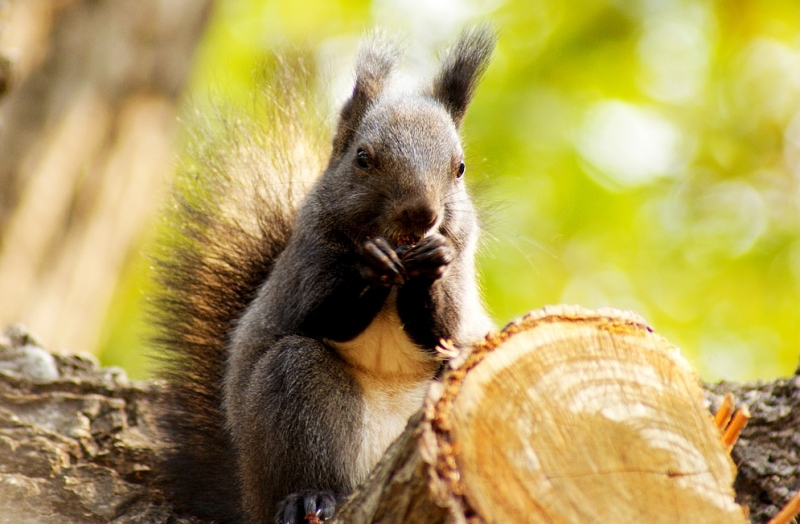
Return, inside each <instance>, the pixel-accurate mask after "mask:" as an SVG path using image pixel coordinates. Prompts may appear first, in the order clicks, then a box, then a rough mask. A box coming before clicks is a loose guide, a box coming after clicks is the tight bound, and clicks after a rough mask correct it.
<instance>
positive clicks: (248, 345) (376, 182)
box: [184, 28, 494, 523]
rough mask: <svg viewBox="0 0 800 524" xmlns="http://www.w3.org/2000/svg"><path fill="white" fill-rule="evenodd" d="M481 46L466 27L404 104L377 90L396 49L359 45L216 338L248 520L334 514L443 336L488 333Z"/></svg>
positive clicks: (484, 46)
mask: <svg viewBox="0 0 800 524" xmlns="http://www.w3.org/2000/svg"><path fill="white" fill-rule="evenodd" d="M493 38H494V37H493V36H492V35H491V33H490V32H489V31H488V30H487V29H485V28H481V29H473V30H468V31H466V32H465V33H464V34H463V35H462V36H461V38H460V39H459V40H458V42H457V43H456V45H455V46H454V48H453V49H452V50H451V51H450V53H449V54H448V55H447V56H446V58H445V59H444V61H443V65H442V70H441V71H440V73H439V75H438V76H437V79H436V80H435V81H434V84H433V86H432V87H431V89H430V90H429V91H427V92H423V93H405V94H403V95H402V96H399V95H397V94H395V93H393V92H391V90H388V89H386V87H387V83H388V82H389V81H390V78H391V73H392V70H393V68H394V66H395V64H396V62H397V59H398V52H397V50H396V47H395V46H394V45H393V44H391V43H390V42H389V41H388V40H387V39H385V38H384V37H382V36H376V37H373V39H371V40H369V41H368V42H366V43H365V44H364V46H363V47H362V50H361V52H360V53H359V59H358V64H357V67H356V80H355V86H354V89H353V93H352V96H351V98H350V99H349V100H348V101H347V102H346V103H345V105H344V107H343V109H342V111H341V114H340V118H339V123H338V126H337V131H336V135H335V137H334V139H333V144H332V154H331V157H330V161H329V163H328V165H327V168H326V169H325V171H324V172H323V174H322V175H321V177H320V178H319V179H318V181H317V182H316V183H315V185H314V186H313V187H312V188H311V190H310V191H309V193H308V195H307V196H306V198H305V199H304V200H303V202H302V203H301V204H300V206H299V208H298V209H297V212H296V215H295V217H294V221H293V223H292V224H291V231H290V233H289V235H288V238H286V239H285V240H281V242H285V247H284V244H281V245H280V246H277V247H278V249H276V245H274V244H269V242H267V244H266V245H265V246H264V248H265V252H269V253H276V252H279V254H278V255H277V257H267V260H266V261H265V264H266V265H265V267H267V270H265V271H264V272H263V275H264V276H263V280H262V281H260V282H259V283H258V285H257V286H256V287H255V288H253V289H252V290H251V292H250V293H248V294H249V295H252V296H253V298H252V300H251V301H250V302H249V303H247V305H246V306H245V307H244V309H243V310H242V311H241V312H240V315H238V320H235V322H234V325H233V329H232V330H231V331H229V332H227V333H226V334H225V336H224V337H220V336H217V338H224V339H226V340H227V341H228V342H227V344H226V348H227V352H228V355H227V363H226V364H225V369H224V379H223V380H222V413H223V416H224V420H225V428H224V434H225V435H227V438H229V439H230V443H231V445H232V451H233V452H232V455H233V457H235V459H234V463H235V467H236V470H237V473H236V477H237V482H238V486H239V490H240V492H241V508H240V509H241V515H242V517H243V518H244V520H246V521H247V522H251V523H262V522H270V521H272V520H273V519H274V520H275V521H276V522H292V523H294V522H303V517H304V515H303V514H300V513H304V512H305V511H307V509H308V508H312V509H315V510H318V511H321V512H322V513H323V514H329V513H331V512H332V511H333V504H334V503H335V501H337V500H341V499H343V498H344V497H346V496H347V495H348V494H349V493H351V492H352V491H353V489H355V487H356V486H357V485H358V483H359V482H361V481H362V480H363V478H364V476H365V474H366V473H365V472H366V471H367V470H366V469H365V468H364V467H363V466H364V464H367V465H368V466H369V467H371V466H372V465H374V464H373V462H374V460H375V459H376V457H378V456H379V455H380V453H381V452H382V450H383V449H385V446H386V445H388V441H389V440H390V439H391V438H394V437H396V436H397V435H396V434H394V433H392V431H394V430H391V431H389V432H388V433H387V431H386V430H384V429H383V428H377V427H376V425H377V424H379V421H378V419H377V417H379V416H381V414H382V413H387V411H386V410H389V412H388V413H389V417H390V418H391V417H392V416H395V415H396V416H395V420H396V418H397V417H400V418H402V419H403V420H404V417H407V416H408V414H409V413H407V411H408V410H409V409H411V408H413V409H416V408H417V407H419V401H420V399H421V396H420V395H421V392H424V388H425V386H426V385H427V383H428V382H430V381H431V380H432V379H433V378H434V377H435V376H436V374H437V372H438V370H439V369H440V366H441V359H440V357H439V356H438V354H437V353H436V351H435V350H434V348H435V346H436V344H437V343H438V342H439V340H441V339H443V338H447V339H450V340H452V341H453V342H455V343H456V344H466V343H468V342H470V341H472V340H474V339H476V338H477V337H479V336H481V335H482V334H483V333H485V332H486V331H487V330H488V329H489V328H490V327H491V323H490V322H489V320H488V318H487V317H486V315H485V313H484V311H483V307H482V305H481V301H480V298H479V293H478V289H477V284H476V282H475V274H474V255H475V249H476V244H477V238H478V223H477V219H476V214H475V210H474V208H473V206H472V203H471V200H470V197H469V194H468V192H467V189H466V186H465V185H464V181H463V179H462V178H461V177H460V174H459V173H460V166H461V164H462V162H463V161H464V158H463V150H462V147H461V142H460V138H459V135H458V127H459V126H460V124H461V121H462V119H463V115H464V112H465V110H466V106H467V105H468V103H469V101H470V99H471V97H472V94H473V92H474V89H475V86H476V84H477V81H478V77H479V76H480V74H481V73H482V71H483V70H484V69H485V67H486V62H487V60H488V57H489V54H490V51H491V48H492V45H493V42H494V39H493ZM288 220H291V217H289V218H288ZM285 221H286V220H284V221H282V222H280V223H281V224H282V223H284V222H285ZM281 238H282V239H283V238H284V237H281ZM214 305H215V304H214V303H213V302H212V303H210V304H209V306H212V307H213V306H214ZM200 314H202V313H200ZM212 397H213V396H212ZM395 408H396V409H398V410H400V412H399V413H393V412H392V410H393V409H395ZM220 430H222V428H220ZM398 433H399V430H398ZM186 439H187V438H186V437H184V440H186ZM197 496H198V497H202V496H203V495H202V494H198V495H197ZM236 518H237V517H234V518H232V520H236Z"/></svg>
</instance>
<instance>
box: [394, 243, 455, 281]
mask: <svg viewBox="0 0 800 524" xmlns="http://www.w3.org/2000/svg"><path fill="white" fill-rule="evenodd" d="M454 258H455V252H454V250H453V246H452V244H451V243H450V241H449V240H447V238H445V237H444V236H442V235H440V234H439V233H433V234H431V235H428V236H427V237H425V238H423V239H422V240H421V241H420V242H419V244H417V245H415V246H414V247H412V248H411V249H409V250H408V251H406V252H405V253H403V256H402V263H403V265H404V266H405V269H406V272H407V273H408V276H409V277H416V276H420V275H421V276H425V277H428V278H430V279H431V280H436V279H438V278H441V276H442V275H443V274H444V270H445V269H447V266H448V265H450V262H452V261H453V259H454Z"/></svg>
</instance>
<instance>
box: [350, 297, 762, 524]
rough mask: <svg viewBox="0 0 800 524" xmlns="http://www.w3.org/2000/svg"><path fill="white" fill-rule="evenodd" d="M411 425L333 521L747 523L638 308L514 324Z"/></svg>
mask: <svg viewBox="0 0 800 524" xmlns="http://www.w3.org/2000/svg"><path fill="white" fill-rule="evenodd" d="M414 424H415V425H414V426H413V427H411V428H409V429H408V430H407V431H406V433H405V434H404V436H403V437H402V438H401V439H400V440H399V441H398V442H397V443H396V444H395V445H394V446H393V448H392V449H390V451H389V453H388V454H387V457H386V458H385V460H384V461H383V462H382V463H381V464H380V465H379V467H378V468H377V470H376V472H375V474H374V476H373V478H372V479H371V481H370V482H368V483H367V485H366V486H365V487H364V488H363V489H362V490H361V491H360V492H359V493H358V494H357V495H356V496H355V497H353V498H352V499H351V501H350V502H349V503H348V504H347V505H346V506H345V507H344V508H342V510H341V512H340V514H339V519H340V520H339V521H340V522H384V523H385V522H398V523H399V522H424V523H434V522H446V521H448V522H467V521H470V522H513V521H520V520H521V521H525V522H542V523H545V522H563V523H584V522H650V523H658V522H664V523H667V522H669V523H680V522H687V523H689V522H692V523H698V522H707V523H713V522H719V523H723V522H725V523H736V522H742V523H743V522H747V519H746V517H745V514H744V511H743V509H742V507H740V506H738V505H737V504H736V503H735V501H734V492H733V487H732V485H733V480H734V476H735V467H734V465H733V462H732V461H731V459H730V457H729V455H728V453H727V451H726V449H725V446H724V445H723V443H722V442H721V435H720V432H719V430H718V429H717V428H716V426H715V425H714V423H713V420H712V418H711V417H710V415H709V412H708V409H707V408H706V406H705V402H704V394H703V390H702V388H701V385H700V382H699V379H698V378H697V376H696V375H695V373H694V371H693V370H692V368H691V367H690V366H689V364H688V363H687V362H686V361H685V360H684V359H683V358H682V357H681V356H680V354H679V352H678V350H677V348H676V347H675V346H673V345H671V344H670V343H669V342H667V341H666V340H665V339H663V338H661V337H660V336H658V335H656V334H654V333H653V332H652V330H651V329H650V328H648V327H647V325H646V324H645V323H644V321H643V320H641V319H640V318H639V317H637V316H635V315H633V314H628V313H622V312H619V311H614V310H605V311H603V310H601V311H596V312H592V311H586V310H583V309H580V308H573V307H557V308H546V309H544V310H542V311H539V312H535V313H532V314H530V315H528V316H527V317H525V318H524V319H522V320H521V321H519V322H517V323H513V324H510V325H509V326H507V327H506V328H505V329H504V330H503V331H502V332H501V333H499V334H493V335H490V336H489V337H488V338H487V339H486V341H484V342H483V343H482V344H480V345H478V346H476V347H474V348H473V349H472V350H471V352H470V353H469V354H466V355H465V356H464V357H462V358H457V359H455V360H453V361H452V362H451V365H450V369H448V371H447V373H446V375H445V376H444V378H443V382H442V383H437V384H436V385H435V387H433V388H431V390H430V393H429V395H428V398H427V399H426V403H425V409H424V412H423V414H422V416H421V417H420V418H419V420H416V421H414Z"/></svg>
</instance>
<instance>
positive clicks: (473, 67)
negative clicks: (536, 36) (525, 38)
mask: <svg viewBox="0 0 800 524" xmlns="http://www.w3.org/2000/svg"><path fill="white" fill-rule="evenodd" d="M496 42H497V35H496V34H495V32H494V30H493V29H492V28H491V27H490V26H488V25H479V26H475V27H471V28H467V29H465V30H464V31H463V32H462V33H461V36H459V38H458V40H456V43H455V44H454V45H453V47H452V48H450V50H449V51H447V53H446V54H445V56H444V58H443V59H442V66H441V69H440V71H439V74H438V75H437V76H436V79H435V80H434V81H433V89H432V94H433V97H434V98H435V99H436V100H438V101H439V102H441V104H442V105H444V107H445V109H447V111H449V112H450V115H451V116H452V117H453V121H454V122H455V123H456V127H459V126H460V125H461V121H462V120H463V119H464V113H466V111H467V106H468V105H469V102H470V100H471V99H472V94H473V93H474V92H475V88H476V87H477V85H478V81H479V80H480V77H481V75H482V74H483V72H484V71H485V70H486V67H487V66H488V65H489V57H490V56H491V54H492V51H493V50H494V46H495V43H496Z"/></svg>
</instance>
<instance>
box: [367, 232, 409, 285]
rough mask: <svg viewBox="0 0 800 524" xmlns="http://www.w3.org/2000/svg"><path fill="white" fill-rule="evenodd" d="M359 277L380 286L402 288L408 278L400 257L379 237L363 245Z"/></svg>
mask: <svg viewBox="0 0 800 524" xmlns="http://www.w3.org/2000/svg"><path fill="white" fill-rule="evenodd" d="M361 276H362V277H364V278H365V279H367V280H369V281H370V282H372V283H375V284H378V285H381V286H402V285H403V284H404V283H405V281H406V279H407V278H408V274H407V273H406V269H405V267H403V263H402V262H401V261H400V257H398V256H397V253H395V252H394V249H392V246H391V245H389V243H388V242H387V241H386V240H385V239H383V238H380V237H378V238H372V239H370V240H367V241H366V242H365V243H364V247H363V257H362V264H361Z"/></svg>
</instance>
